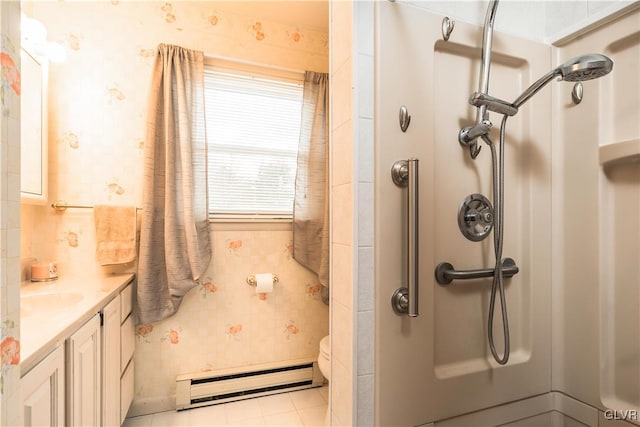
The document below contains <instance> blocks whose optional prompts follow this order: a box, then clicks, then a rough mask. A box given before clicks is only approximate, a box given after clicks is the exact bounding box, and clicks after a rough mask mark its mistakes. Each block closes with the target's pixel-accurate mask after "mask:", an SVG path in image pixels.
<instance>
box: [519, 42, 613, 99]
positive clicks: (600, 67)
mask: <svg viewBox="0 0 640 427" xmlns="http://www.w3.org/2000/svg"><path fill="white" fill-rule="evenodd" d="M612 69H613V61H612V60H611V59H609V58H607V57H606V56H604V55H600V54H598V53H592V54H590V55H582V56H578V57H576V58H572V59H570V60H568V61H567V62H565V63H564V64H562V65H560V66H558V67H556V68H555V69H553V70H551V71H549V72H548V73H547V74H545V75H544V76H542V77H541V78H540V79H539V80H538V81H536V82H535V83H533V84H532V85H531V86H529V88H527V90H525V91H524V92H523V93H522V95H520V96H519V97H518V98H516V100H515V101H513V103H512V105H513V106H514V107H516V108H520V106H521V105H522V104H524V103H525V102H526V101H528V100H529V98H531V97H532V96H533V95H535V94H536V93H537V92H538V91H539V90H540V89H542V88H543V87H544V86H545V85H546V84H547V83H549V82H550V81H551V80H553V79H554V78H555V77H559V78H560V80H565V81H568V82H578V81H583V80H591V79H597V78H598V77H602V76H604V75H607V74H609V73H610V72H611V70H612Z"/></svg>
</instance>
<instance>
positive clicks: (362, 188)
mask: <svg viewBox="0 0 640 427" xmlns="http://www.w3.org/2000/svg"><path fill="white" fill-rule="evenodd" d="M331 8H332V9H331V13H330V15H331V30H330V31H331V36H330V39H331V40H332V44H331V48H330V55H331V61H330V62H331V73H332V100H331V105H332V157H331V159H332V175H331V176H332V184H331V185H332V190H333V205H332V206H333V212H332V220H331V224H332V227H333V228H332V262H333V264H332V277H333V279H332V280H333V284H334V289H335V291H334V293H333V298H332V304H333V308H332V318H331V322H332V328H331V330H332V343H331V345H332V366H331V369H332V375H331V376H332V382H331V393H332V398H331V405H332V425H373V424H374V423H373V393H374V390H373V372H374V359H373V348H374V347H373V336H374V328H375V323H374V315H373V302H374V280H373V194H374V186H373V108H374V104H373V99H374V98H373V24H374V21H373V8H374V5H373V2H332V3H331ZM347 42H348V43H347ZM347 324H348V325H349V326H348V327H344V326H343V325H347ZM337 325H340V327H338V326H337Z"/></svg>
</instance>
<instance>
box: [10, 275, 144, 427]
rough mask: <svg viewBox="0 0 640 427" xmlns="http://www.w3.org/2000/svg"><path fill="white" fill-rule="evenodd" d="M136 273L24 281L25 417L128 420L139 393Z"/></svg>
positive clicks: (38, 421) (107, 422) (30, 421)
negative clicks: (134, 303) (136, 378)
mask: <svg viewBox="0 0 640 427" xmlns="http://www.w3.org/2000/svg"><path fill="white" fill-rule="evenodd" d="M133 278H134V276H133V274H119V275H111V276H106V277H102V278H92V279H86V278H83V279H74V278H63V279H59V280H58V281H55V282H48V283H38V284H31V283H27V284H23V286H22V288H21V292H20V303H21V307H20V321H21V354H22V362H21V380H20V389H21V403H20V404H21V406H22V409H21V414H22V417H24V419H23V420H22V425H24V426H37V425H68V426H74V425H78V426H87V425H92V426H113V425H121V424H122V422H123V421H124V418H125V417H126V414H127V411H128V409H129V405H130V404H131V400H132V398H133V372H134V371H133V370H134V365H133V351H134V346H135V330H134V323H133V316H132V290H133V284H132V282H133Z"/></svg>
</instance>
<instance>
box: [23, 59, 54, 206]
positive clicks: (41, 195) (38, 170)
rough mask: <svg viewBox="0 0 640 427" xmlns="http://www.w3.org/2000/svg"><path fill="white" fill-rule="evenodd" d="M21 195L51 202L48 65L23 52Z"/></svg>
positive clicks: (24, 199)
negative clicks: (49, 192) (48, 137)
mask: <svg viewBox="0 0 640 427" xmlns="http://www.w3.org/2000/svg"><path fill="white" fill-rule="evenodd" d="M20 53H21V55H20V60H21V87H22V92H21V96H20V98H21V101H20V138H21V141H20V148H21V153H20V166H21V168H20V171H21V172H20V175H21V182H20V196H21V201H22V202H23V203H40V204H44V203H46V202H47V146H48V143H47V74H48V73H47V62H46V60H45V59H42V58H38V57H37V56H35V55H33V54H31V53H29V52H28V51H27V50H25V49H24V48H23V49H22V50H21V52H20Z"/></svg>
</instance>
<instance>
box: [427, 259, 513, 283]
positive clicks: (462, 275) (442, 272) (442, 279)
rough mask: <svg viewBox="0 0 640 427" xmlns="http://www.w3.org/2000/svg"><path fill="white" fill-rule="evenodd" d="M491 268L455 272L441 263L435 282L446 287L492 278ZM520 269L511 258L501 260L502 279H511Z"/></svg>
mask: <svg viewBox="0 0 640 427" xmlns="http://www.w3.org/2000/svg"><path fill="white" fill-rule="evenodd" d="M493 271H494V269H493V268H480V269H477V270H456V269H454V268H453V265H451V264H449V263H448V262H441V263H440V264H438V265H437V266H436V271H435V273H436V281H437V282H438V283H439V284H441V285H448V284H449V283H451V282H452V281H454V280H470V279H480V278H483V277H493ZM519 271H520V269H519V268H518V266H517V265H516V262H515V261H514V260H513V259H512V258H505V259H503V260H502V277H505V278H506V277H512V276H514V275H516V274H518V272H519Z"/></svg>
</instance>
